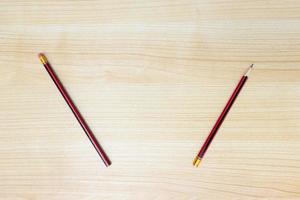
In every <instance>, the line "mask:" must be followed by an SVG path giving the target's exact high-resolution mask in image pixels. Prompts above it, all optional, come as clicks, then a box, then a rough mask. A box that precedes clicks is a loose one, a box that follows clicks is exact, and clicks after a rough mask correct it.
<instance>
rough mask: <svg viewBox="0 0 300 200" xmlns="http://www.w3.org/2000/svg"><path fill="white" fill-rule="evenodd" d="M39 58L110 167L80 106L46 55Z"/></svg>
mask: <svg viewBox="0 0 300 200" xmlns="http://www.w3.org/2000/svg"><path fill="white" fill-rule="evenodd" d="M39 58H40V60H41V62H42V63H43V65H44V67H45V68H46V70H47V72H48V73H49V75H50V77H51V78H52V80H53V82H54V83H55V85H56V86H57V88H58V90H59V91H60V93H61V94H62V96H63V97H64V99H65V100H66V102H67V104H68V105H69V107H70V108H71V110H72V112H73V114H74V115H75V117H76V119H77V120H78V122H79V124H80V125H81V127H82V128H83V130H84V132H85V133H86V135H87V136H88V138H89V139H90V141H91V143H92V144H93V145H94V147H95V149H96V151H97V152H98V154H99V156H100V157H101V159H102V160H103V162H104V164H105V165H106V167H108V166H109V165H111V161H110V160H109V158H108V156H107V155H106V153H105V151H104V150H103V148H102V147H101V145H100V144H99V142H98V141H97V139H96V137H95V135H94V134H93V132H92V131H91V129H90V128H89V126H88V125H87V123H86V122H85V120H84V118H83V117H82V115H81V114H80V112H79V110H78V108H77V107H76V106H75V104H74V102H73V101H72V99H71V97H70V95H69V94H68V92H67V90H66V89H65V88H64V86H63V85H62V83H61V81H60V80H59V78H58V76H57V75H56V73H55V72H54V70H53V69H52V67H51V65H50V63H49V62H48V60H47V58H46V56H45V55H44V54H42V53H40V54H39Z"/></svg>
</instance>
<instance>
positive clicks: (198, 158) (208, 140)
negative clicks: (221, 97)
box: [193, 64, 253, 167]
mask: <svg viewBox="0 0 300 200" xmlns="http://www.w3.org/2000/svg"><path fill="white" fill-rule="evenodd" d="M252 68H253V64H252V65H251V66H250V67H249V69H248V71H247V72H246V73H245V74H244V75H243V76H242V78H241V80H240V82H239V83H238V85H237V87H236V88H235V90H234V92H233V93H232V95H231V97H230V99H229V101H228V102H227V104H226V106H225V108H224V110H223V112H222V113H221V115H220V116H219V118H218V120H217V122H216V123H215V125H214V127H213V129H212V130H211V132H210V134H209V135H208V137H207V138H206V141H205V143H204V144H203V146H202V148H201V150H200V151H199V153H198V155H197V156H196V158H195V159H194V162H193V164H194V166H196V167H198V166H199V164H200V162H201V160H202V158H203V157H204V155H205V152H206V151H207V149H208V147H209V145H210V143H211V142H212V141H213V139H214V137H215V135H216V134H217V132H218V130H219V128H220V127H221V125H222V123H223V121H224V119H225V117H226V115H227V114H228V112H229V110H230V108H231V107H232V105H233V103H234V101H235V100H236V98H237V96H238V95H239V93H240V91H241V90H242V88H243V86H244V84H245V83H246V81H247V79H248V76H249V73H250V72H251V70H252Z"/></svg>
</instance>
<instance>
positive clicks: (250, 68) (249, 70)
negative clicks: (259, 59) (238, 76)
mask: <svg viewBox="0 0 300 200" xmlns="http://www.w3.org/2000/svg"><path fill="white" fill-rule="evenodd" d="M253 67H254V64H252V65H250V67H249V69H248V70H247V72H246V73H245V75H244V76H249V74H250V72H251V70H252V69H253Z"/></svg>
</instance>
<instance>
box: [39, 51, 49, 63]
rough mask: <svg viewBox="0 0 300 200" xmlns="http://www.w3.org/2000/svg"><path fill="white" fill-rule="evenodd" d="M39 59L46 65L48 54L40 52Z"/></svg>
mask: <svg viewBox="0 0 300 200" xmlns="http://www.w3.org/2000/svg"><path fill="white" fill-rule="evenodd" d="M39 59H40V60H41V62H42V63H43V64H44V65H45V64H46V63H47V62H48V61H47V58H46V56H45V55H44V54H43V53H39Z"/></svg>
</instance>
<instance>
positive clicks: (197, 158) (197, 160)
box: [193, 156, 201, 167]
mask: <svg viewBox="0 0 300 200" xmlns="http://www.w3.org/2000/svg"><path fill="white" fill-rule="evenodd" d="M200 163H201V158H200V157H199V156H197V157H196V158H195V159H194V162H193V165H194V166H195V167H199V165H200Z"/></svg>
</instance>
